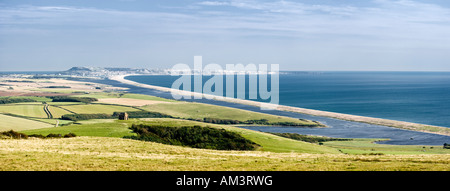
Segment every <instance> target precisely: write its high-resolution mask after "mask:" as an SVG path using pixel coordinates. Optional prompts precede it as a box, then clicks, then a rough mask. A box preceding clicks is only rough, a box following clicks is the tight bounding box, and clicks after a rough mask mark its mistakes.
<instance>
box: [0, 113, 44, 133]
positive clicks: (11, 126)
mask: <svg viewBox="0 0 450 191" xmlns="http://www.w3.org/2000/svg"><path fill="white" fill-rule="evenodd" d="M48 127H53V125H51V124H48V123H43V122H39V121H35V120H29V119H25V118H20V117H13V116H8V115H2V114H0V131H8V130H16V131H21V130H27V129H41V128H48Z"/></svg>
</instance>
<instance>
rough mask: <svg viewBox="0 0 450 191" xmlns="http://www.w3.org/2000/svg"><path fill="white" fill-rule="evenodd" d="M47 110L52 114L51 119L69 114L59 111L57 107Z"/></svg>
mask: <svg viewBox="0 0 450 191" xmlns="http://www.w3.org/2000/svg"><path fill="white" fill-rule="evenodd" d="M48 110H49V111H50V113H52V115H53V118H60V117H61V116H62V115H65V114H71V113H70V112H69V111H67V110H64V109H61V108H59V107H55V106H51V105H50V106H49V107H48Z"/></svg>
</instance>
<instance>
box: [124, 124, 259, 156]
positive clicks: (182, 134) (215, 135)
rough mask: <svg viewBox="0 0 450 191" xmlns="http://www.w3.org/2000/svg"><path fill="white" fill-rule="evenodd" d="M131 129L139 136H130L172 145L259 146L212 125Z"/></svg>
mask: <svg viewBox="0 0 450 191" xmlns="http://www.w3.org/2000/svg"><path fill="white" fill-rule="evenodd" d="M130 129H131V130H133V132H135V133H136V134H138V136H133V137H128V138H132V139H137V140H143V141H152V142H158V143H163V144H170V145H180V146H189V147H193V148H205V149H216V150H254V149H256V148H257V147H258V145H257V144H256V143H254V142H252V141H250V140H248V139H245V138H244V137H242V136H241V135H239V134H237V133H235V132H230V131H226V130H224V129H215V128H210V127H201V126H193V127H190V126H183V127H169V126H159V125H151V126H150V125H143V124H138V125H136V124H133V125H132V126H131V127H130Z"/></svg>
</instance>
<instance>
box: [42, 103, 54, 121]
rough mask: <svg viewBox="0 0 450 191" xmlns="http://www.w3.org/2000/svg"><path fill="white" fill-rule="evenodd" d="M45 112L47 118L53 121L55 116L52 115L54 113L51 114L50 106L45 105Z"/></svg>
mask: <svg viewBox="0 0 450 191" xmlns="http://www.w3.org/2000/svg"><path fill="white" fill-rule="evenodd" d="M44 111H45V114H47V118H49V119H53V115H52V113H51V112H50V110H49V109H48V104H45V105H44Z"/></svg>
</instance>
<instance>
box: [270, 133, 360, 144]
mask: <svg viewBox="0 0 450 191" xmlns="http://www.w3.org/2000/svg"><path fill="white" fill-rule="evenodd" d="M271 134H274V135H277V136H280V137H286V138H289V139H294V140H299V141H304V142H309V143H319V145H323V142H326V141H351V140H352V139H343V138H331V137H320V136H310V135H301V134H297V133H271ZM321 143H322V144H321Z"/></svg>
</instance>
